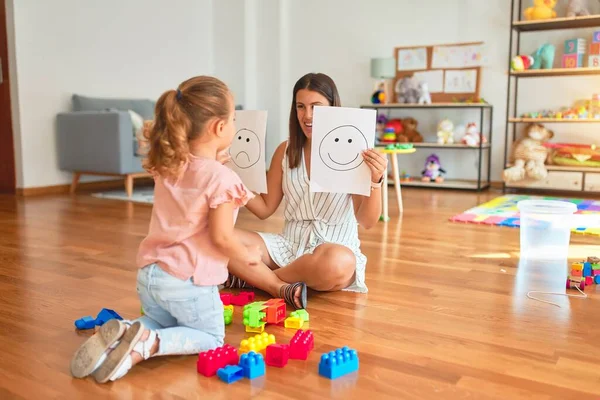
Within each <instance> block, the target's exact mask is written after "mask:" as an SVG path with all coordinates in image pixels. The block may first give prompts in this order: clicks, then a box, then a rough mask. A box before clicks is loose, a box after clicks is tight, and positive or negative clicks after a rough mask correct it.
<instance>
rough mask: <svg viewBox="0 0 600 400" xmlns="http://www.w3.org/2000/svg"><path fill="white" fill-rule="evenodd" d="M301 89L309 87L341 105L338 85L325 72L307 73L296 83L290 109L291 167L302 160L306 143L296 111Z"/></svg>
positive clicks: (294, 166) (289, 144)
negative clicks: (297, 98)
mask: <svg viewBox="0 0 600 400" xmlns="http://www.w3.org/2000/svg"><path fill="white" fill-rule="evenodd" d="M300 89H308V90H311V91H313V92H317V93H319V94H321V95H323V96H324V97H325V98H326V99H327V100H328V101H329V105H331V106H333V107H340V106H341V105H342V104H341V101H340V95H339V94H338V90H337V87H336V86H335V83H334V82H333V79H331V78H330V77H329V76H327V75H325V74H320V73H319V74H314V73H310V74H306V75H304V76H303V77H302V78H300V79H299V80H298V82H296V84H295V85H294V92H293V94H292V109H291V111H290V138H289V141H288V147H287V156H288V161H289V166H290V168H297V167H298V166H299V165H300V161H301V160H302V148H303V147H304V144H305V143H306V136H305V135H304V132H303V131H302V127H301V126H300V122H299V121H298V112H297V111H296V94H297V93H298V91H299V90H300Z"/></svg>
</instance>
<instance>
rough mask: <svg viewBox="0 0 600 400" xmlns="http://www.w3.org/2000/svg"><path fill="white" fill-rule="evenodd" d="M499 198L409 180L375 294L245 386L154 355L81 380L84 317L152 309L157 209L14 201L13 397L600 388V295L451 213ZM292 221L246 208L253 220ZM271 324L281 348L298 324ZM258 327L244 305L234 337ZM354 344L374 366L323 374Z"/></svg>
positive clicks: (1, 386) (80, 201)
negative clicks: (528, 260)
mask: <svg viewBox="0 0 600 400" xmlns="http://www.w3.org/2000/svg"><path fill="white" fill-rule="evenodd" d="M392 195H393V194H392V193H390V196H392ZM497 195H499V193H497V192H492V193H486V194H481V195H478V194H473V193H456V192H447V191H428V190H419V189H412V190H411V189H405V190H404V204H405V213H404V217H403V219H402V221H399V220H398V217H397V210H396V209H394V208H392V209H391V210H390V213H391V215H392V220H391V221H390V222H389V223H387V224H384V223H379V224H378V226H377V227H376V228H374V229H372V230H370V231H361V232H360V235H361V239H362V248H363V251H364V252H365V254H366V255H367V257H368V259H369V262H368V266H367V285H368V286H369V289H370V291H369V293H368V294H355V293H342V292H340V293H333V294H315V295H312V296H311V297H310V300H309V308H308V311H309V312H310V315H311V324H310V328H311V329H312V331H313V332H314V334H315V338H316V345H315V349H314V352H313V353H312V355H311V356H310V358H309V360H308V361H306V362H303V361H291V362H290V363H289V364H288V366H286V367H285V368H283V369H277V368H272V367H268V368H267V374H266V376H265V377H264V378H263V379H259V380H256V381H248V380H243V381H241V382H237V383H235V384H232V385H226V384H224V383H223V382H221V381H219V380H218V379H217V378H216V377H215V378H211V379H209V378H205V377H202V376H199V375H198V374H197V373H196V369H195V361H196V357H194V356H187V357H170V358H156V359H151V360H149V361H146V362H144V363H142V364H141V365H139V366H137V367H135V368H134V369H133V370H132V371H131V372H130V373H129V375H127V376H126V377H125V378H124V379H122V380H120V381H118V382H116V383H112V384H107V385H99V384H96V383H95V382H94V381H93V380H92V379H85V380H78V379H73V378H71V376H70V374H69V368H68V366H69V360H70V358H71V355H72V354H73V352H74V350H75V349H76V348H77V347H78V346H79V345H80V344H81V343H82V342H83V341H84V340H85V338H86V337H87V336H88V333H85V332H84V333H82V332H77V331H76V330H75V328H74V326H73V321H74V320H75V319H77V318H79V317H82V316H85V315H93V314H96V313H97V312H98V311H99V310H100V309H101V308H102V307H108V308H113V309H115V310H116V311H117V312H119V313H120V314H121V315H122V316H124V317H126V318H135V317H137V316H138V315H139V307H140V304H139V301H138V299H137V296H136V292H135V286H134V283H135V276H136V270H135V267H134V259H135V254H136V250H137V246H138V244H139V242H140V240H141V239H142V238H143V236H144V234H145V232H146V230H147V227H148V221H149V217H150V212H151V208H150V207H149V206H148V205H134V204H130V203H126V202H119V201H113V200H102V199H97V198H93V197H91V196H89V195H87V194H78V195H77V196H75V197H69V196H57V197H40V198H28V199H15V198H12V197H0V259H1V262H0V399H13V398H28V399H40V398H44V399H46V398H60V399H76V398H86V399H90V398H119V399H133V398H136V399H148V398H157V399H158V398H160V399H170V398H175V399H190V398H216V399H243V398H249V397H251V396H256V397H257V398H273V399H277V398H301V397H304V398H309V399H320V398H363V399H364V398H366V396H368V395H370V394H373V395H375V396H376V397H377V399H383V398H394V399H488V398H497V399H519V398H524V399H550V398H557V399H598V398H600V301H599V299H600V296H599V295H598V291H599V290H600V289H597V288H595V287H593V288H591V289H590V290H586V292H587V293H588V295H589V297H588V298H587V299H567V298H564V297H563V298H558V299H557V300H558V301H559V302H560V304H561V305H562V308H558V307H554V306H551V305H548V304H543V303H539V302H536V301H533V300H530V299H528V298H527V297H526V293H527V291H528V290H530V289H532V288H533V289H535V288H539V289H544V288H548V287H551V286H552V285H553V284H556V285H557V287H558V288H559V290H560V288H561V287H562V279H563V277H561V276H560V275H559V276H558V277H557V276H556V275H558V274H555V275H554V276H552V274H550V273H549V272H548V271H549V270H547V269H545V268H546V267H545V266H532V265H529V266H527V265H522V266H521V267H520V268H518V258H517V257H518V250H519V241H518V235H519V231H518V230H516V229H511V228H500V227H487V226H477V225H462V224H453V223H450V222H448V221H447V220H448V218H449V217H451V216H452V215H454V214H456V213H459V212H461V211H464V210H465V209H467V208H470V207H473V206H475V205H477V204H479V203H482V202H484V201H486V200H488V199H490V198H492V197H494V196H497ZM390 204H393V202H392V201H390ZM281 224H282V220H281V219H280V218H274V219H272V220H270V221H268V222H262V221H259V220H257V219H255V218H254V217H252V216H251V215H249V214H248V213H247V212H242V213H241V215H240V218H239V226H241V227H245V228H250V229H261V230H268V231H277V230H279V229H280V227H281ZM599 243H600V239H599V238H597V237H595V238H593V237H583V236H579V235H577V236H573V237H572V244H573V246H572V252H573V256H574V257H576V258H581V257H585V256H587V255H592V254H594V253H595V254H598V255H600V246H598V244H599ZM267 331H268V332H269V333H273V334H275V335H276V337H277V340H278V341H279V342H287V341H288V340H289V338H290V337H291V336H292V334H293V331H291V330H286V329H284V328H282V327H271V326H270V327H268V329H267ZM243 337H245V333H244V332H243V326H242V324H241V319H240V310H239V309H236V312H235V317H234V323H233V325H231V326H228V327H227V336H226V342H228V343H230V344H233V345H237V346H239V342H240V340H241V339H242V338H243ZM345 345H348V346H351V347H353V348H355V349H357V351H358V354H359V357H360V370H359V372H358V373H355V374H353V375H350V376H346V377H344V378H340V379H338V380H334V381H330V380H327V379H325V378H322V377H320V376H319V375H318V373H317V364H318V360H319V357H320V354H321V353H324V352H327V351H330V350H332V349H334V348H337V347H342V346H345Z"/></svg>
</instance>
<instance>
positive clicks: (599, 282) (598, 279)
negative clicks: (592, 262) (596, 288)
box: [594, 275, 600, 285]
mask: <svg viewBox="0 0 600 400" xmlns="http://www.w3.org/2000/svg"><path fill="white" fill-rule="evenodd" d="M594 283H595V284H596V285H600V275H596V276H594Z"/></svg>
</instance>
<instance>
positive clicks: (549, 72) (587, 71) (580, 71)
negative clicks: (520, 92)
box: [510, 67, 600, 78]
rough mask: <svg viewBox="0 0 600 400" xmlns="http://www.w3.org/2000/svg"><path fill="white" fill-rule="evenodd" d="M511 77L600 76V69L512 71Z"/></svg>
mask: <svg viewBox="0 0 600 400" xmlns="http://www.w3.org/2000/svg"><path fill="white" fill-rule="evenodd" d="M510 75H512V76H517V77H521V78H533V77H544V76H574V75H600V68H588V67H581V68H552V69H527V70H525V71H510Z"/></svg>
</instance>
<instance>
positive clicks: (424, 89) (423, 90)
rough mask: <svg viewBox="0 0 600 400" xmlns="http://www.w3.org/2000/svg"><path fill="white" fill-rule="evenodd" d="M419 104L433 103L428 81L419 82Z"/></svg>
mask: <svg viewBox="0 0 600 400" xmlns="http://www.w3.org/2000/svg"><path fill="white" fill-rule="evenodd" d="M418 103H419V104H431V94H430V93H429V86H428V85H427V82H421V83H420V84H419V101H418Z"/></svg>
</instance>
